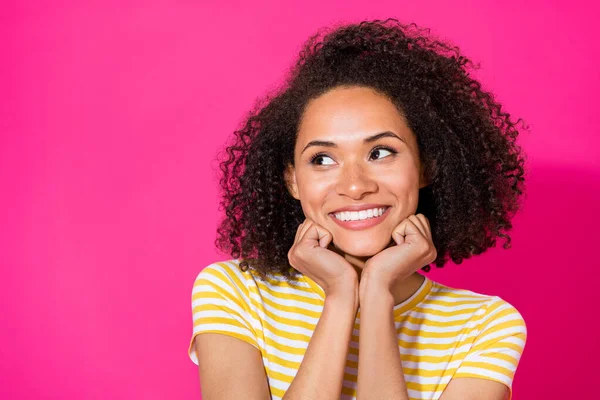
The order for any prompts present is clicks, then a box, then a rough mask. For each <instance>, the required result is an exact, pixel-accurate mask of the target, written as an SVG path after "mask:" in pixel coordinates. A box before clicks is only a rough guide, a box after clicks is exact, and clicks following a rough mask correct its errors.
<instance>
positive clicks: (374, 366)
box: [357, 277, 509, 400]
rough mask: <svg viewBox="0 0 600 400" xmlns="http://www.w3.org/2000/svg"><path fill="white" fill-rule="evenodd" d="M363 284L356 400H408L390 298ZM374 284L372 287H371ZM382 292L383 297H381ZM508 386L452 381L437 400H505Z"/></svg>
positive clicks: (386, 294)
mask: <svg viewBox="0 0 600 400" xmlns="http://www.w3.org/2000/svg"><path fill="white" fill-rule="evenodd" d="M363 279H366V281H365V282H364V284H365V288H364V289H363V290H364V291H363V292H362V295H363V297H362V299H361V303H360V304H361V315H360V342H359V343H360V344H359V354H360V362H359V364H358V393H357V399H359V400H366V399H394V400H408V399H409V396H408V391H407V387H406V382H405V380H404V373H403V371H402V363H401V360H400V352H399V351H398V339H397V337H396V328H395V325H394V316H393V307H394V300H393V296H392V295H391V294H390V293H389V292H387V293H386V292H384V291H383V290H381V289H376V288H373V289H371V288H370V287H369V285H368V278H367V277H365V278H363ZM372 286H373V285H371V287H372ZM382 293H385V294H382ZM508 398H509V389H508V387H507V386H506V385H505V384H503V383H500V382H496V381H493V380H488V379H478V378H453V379H452V380H451V381H450V383H449V384H448V386H447V387H446V389H445V390H444V392H443V393H442V396H441V398H440V400H481V399H485V400H506V399H508Z"/></svg>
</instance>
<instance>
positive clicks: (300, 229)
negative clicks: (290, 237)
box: [294, 220, 306, 243]
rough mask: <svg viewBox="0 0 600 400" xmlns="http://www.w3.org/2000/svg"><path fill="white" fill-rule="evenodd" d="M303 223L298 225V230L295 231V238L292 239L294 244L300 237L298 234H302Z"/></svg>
mask: <svg viewBox="0 0 600 400" xmlns="http://www.w3.org/2000/svg"><path fill="white" fill-rule="evenodd" d="M304 222H306V220H304ZM304 222H302V223H301V224H300V225H298V229H296V237H294V243H298V238H299V237H300V232H302V228H303V227H304Z"/></svg>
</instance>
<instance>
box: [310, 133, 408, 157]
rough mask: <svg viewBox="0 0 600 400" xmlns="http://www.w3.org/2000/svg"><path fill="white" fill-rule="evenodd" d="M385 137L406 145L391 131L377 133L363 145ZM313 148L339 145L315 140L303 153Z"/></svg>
mask: <svg viewBox="0 0 600 400" xmlns="http://www.w3.org/2000/svg"><path fill="white" fill-rule="evenodd" d="M384 137H391V138H396V139H398V140H401V141H403V142H404V143H406V140H404V139H403V138H401V137H400V136H398V135H396V134H395V133H393V132H390V131H386V132H381V133H377V134H375V135H373V136H369V137H368V138H365V139H364V140H363V143H371V142H375V141H376V140H379V139H381V138H384ZM312 146H324V147H338V146H337V144H335V143H333V142H329V141H326V140H313V141H311V142H309V143H308V144H307V145H306V146H305V147H304V149H303V150H302V153H304V152H305V151H306V149H308V148H309V147H312ZM302 153H300V154H301V155H302Z"/></svg>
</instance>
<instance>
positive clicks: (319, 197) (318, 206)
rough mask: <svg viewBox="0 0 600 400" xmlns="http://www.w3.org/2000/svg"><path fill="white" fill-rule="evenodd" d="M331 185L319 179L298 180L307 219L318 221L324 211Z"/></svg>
mask: <svg viewBox="0 0 600 400" xmlns="http://www.w3.org/2000/svg"><path fill="white" fill-rule="evenodd" d="M329 187H330V184H329V183H328V182H324V181H323V180H318V179H312V180H311V179H310V178H309V179H307V180H298V193H299V197H300V204H301V205H302V211H303V212H304V215H305V217H306V218H310V219H313V220H315V219H318V218H319V215H320V211H321V210H322V209H323V205H324V203H325V199H326V197H327V193H328V191H329Z"/></svg>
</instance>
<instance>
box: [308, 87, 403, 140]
mask: <svg viewBox="0 0 600 400" xmlns="http://www.w3.org/2000/svg"><path fill="white" fill-rule="evenodd" d="M383 131H392V132H395V133H399V134H402V133H407V132H409V131H410V129H409V128H408V126H407V124H406V120H405V118H404V117H403V116H402V114H401V113H400V111H399V110H398V109H397V108H396V106H395V105H394V104H393V103H392V102H391V101H390V100H389V99H388V98H387V97H385V96H383V95H381V94H379V93H377V92H376V91H374V90H373V89H370V88H365V87H344V88H335V89H333V90H331V91H329V92H326V93H325V94H323V95H321V96H319V97H317V98H316V99H313V100H311V101H310V102H309V103H308V104H307V106H306V108H305V110H304V113H303V115H302V120H301V122H300V126H299V130H298V144H300V143H301V142H308V141H310V140H313V139H316V138H319V139H324V140H326V139H330V140H338V141H343V140H348V141H351V140H357V139H358V140H362V138H363V137H366V136H370V135H372V134H374V133H379V132H383ZM407 139H408V138H407Z"/></svg>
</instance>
